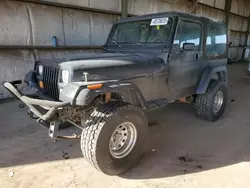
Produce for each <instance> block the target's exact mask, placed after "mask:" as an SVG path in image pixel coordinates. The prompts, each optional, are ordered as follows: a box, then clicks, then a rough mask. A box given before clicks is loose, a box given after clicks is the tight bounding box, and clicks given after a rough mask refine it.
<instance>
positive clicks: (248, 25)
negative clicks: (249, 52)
mask: <svg viewBox="0 0 250 188" xmlns="http://www.w3.org/2000/svg"><path fill="white" fill-rule="evenodd" d="M249 30H250V14H249V16H248V20H247V30H246V32H245V41H244V45H243V52H242V57H241V58H242V59H244V57H245V54H246V48H245V47H246V46H247V39H248V36H249Z"/></svg>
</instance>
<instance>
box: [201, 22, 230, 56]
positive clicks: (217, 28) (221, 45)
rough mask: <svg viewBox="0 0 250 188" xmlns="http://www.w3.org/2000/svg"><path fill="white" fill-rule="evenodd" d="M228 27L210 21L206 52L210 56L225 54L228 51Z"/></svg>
mask: <svg viewBox="0 0 250 188" xmlns="http://www.w3.org/2000/svg"><path fill="white" fill-rule="evenodd" d="M226 43H227V36H226V29H225V27H224V26H223V25H220V24H213V23H210V24H209V25H208V30H207V40H206V53H207V55H208V56H218V55H223V54H225V52H226V48H227V46H226Z"/></svg>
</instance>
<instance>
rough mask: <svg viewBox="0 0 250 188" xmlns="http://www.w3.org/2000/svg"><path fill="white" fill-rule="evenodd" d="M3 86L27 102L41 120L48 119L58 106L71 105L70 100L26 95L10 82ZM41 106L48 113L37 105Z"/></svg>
mask: <svg viewBox="0 0 250 188" xmlns="http://www.w3.org/2000/svg"><path fill="white" fill-rule="evenodd" d="M3 86H4V87H5V88H6V89H7V90H8V91H10V92H11V93H12V94H13V95H14V96H16V97H17V98H19V99H20V100H21V101H22V102H23V103H24V104H26V105H27V106H28V107H29V109H30V110H31V111H32V112H33V113H34V114H35V115H36V116H38V117H39V118H40V120H43V121H48V120H49V119H50V118H52V116H53V115H54V114H55V113H56V111H57V110H58V108H60V107H64V106H67V105H69V102H56V101H48V100H40V99H33V98H30V97H27V96H24V95H23V94H22V93H20V92H19V91H18V89H17V88H16V87H15V86H14V85H13V84H11V83H10V82H4V83H3ZM35 106H40V107H42V108H43V109H45V110H47V112H46V113H44V114H43V113H42V112H41V111H40V110H39V109H38V108H37V107H35Z"/></svg>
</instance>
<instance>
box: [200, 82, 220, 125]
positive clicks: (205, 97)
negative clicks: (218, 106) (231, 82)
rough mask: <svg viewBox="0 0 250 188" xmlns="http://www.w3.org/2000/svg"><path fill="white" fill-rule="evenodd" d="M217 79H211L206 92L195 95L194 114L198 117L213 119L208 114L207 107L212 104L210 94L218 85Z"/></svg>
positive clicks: (207, 119)
mask: <svg viewBox="0 0 250 188" xmlns="http://www.w3.org/2000/svg"><path fill="white" fill-rule="evenodd" d="M220 82H221V81H219V80H211V81H210V83H209V86H208V88H207V91H206V93H204V94H202V95H197V97H196V100H195V109H196V114H197V116H198V117H199V118H201V119H203V120H206V121H213V120H214V119H213V117H212V116H211V115H210V114H209V109H210V108H211V105H213V101H212V99H213V98H212V95H213V91H214V90H216V89H217V87H220Z"/></svg>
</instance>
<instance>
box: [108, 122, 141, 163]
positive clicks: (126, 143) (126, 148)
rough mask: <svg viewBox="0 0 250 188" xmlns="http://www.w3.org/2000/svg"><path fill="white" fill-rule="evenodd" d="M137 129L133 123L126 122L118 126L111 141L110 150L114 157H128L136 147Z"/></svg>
mask: <svg viewBox="0 0 250 188" xmlns="http://www.w3.org/2000/svg"><path fill="white" fill-rule="evenodd" d="M136 140H137V131H136V128H135V126H134V124H133V123H131V122H124V123H122V124H120V125H118V126H117V127H116V129H115V130H114V132H113V134H112V136H111V138H110V141H109V151H110V153H111V155H112V156H113V157H114V158H117V159H120V158H123V157H126V156H127V155H128V154H129V153H130V152H131V150H132V149H133V148H134V146H135V143H136Z"/></svg>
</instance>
